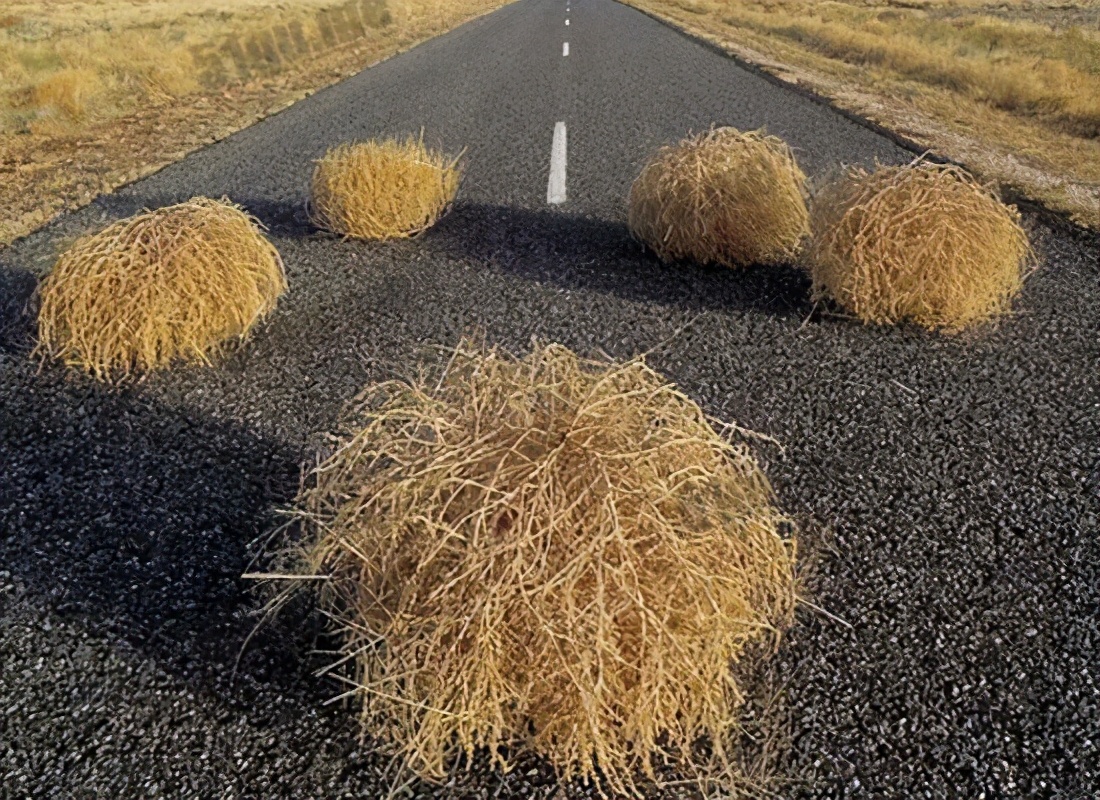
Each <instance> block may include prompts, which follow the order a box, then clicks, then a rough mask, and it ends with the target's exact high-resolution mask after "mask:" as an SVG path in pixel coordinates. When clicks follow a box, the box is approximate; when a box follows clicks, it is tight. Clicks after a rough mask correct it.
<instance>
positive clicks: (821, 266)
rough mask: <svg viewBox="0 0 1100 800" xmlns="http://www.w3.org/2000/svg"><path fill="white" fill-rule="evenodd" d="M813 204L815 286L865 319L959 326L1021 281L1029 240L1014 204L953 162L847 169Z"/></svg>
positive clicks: (979, 316)
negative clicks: (952, 163)
mask: <svg viewBox="0 0 1100 800" xmlns="http://www.w3.org/2000/svg"><path fill="white" fill-rule="evenodd" d="M813 207H814V213H813V223H812V227H813V242H812V245H811V252H810V264H811V270H812V273H813V280H814V294H815V296H816V297H817V298H821V297H829V298H832V299H833V300H835V301H836V302H837V303H839V304H840V305H841V306H843V307H844V308H847V309H848V310H850V311H851V312H852V313H854V314H855V315H856V316H858V317H859V318H860V319H862V320H863V321H864V322H872V323H878V324H891V323H896V322H899V321H901V320H905V319H908V320H912V321H914V322H916V323H918V324H920V325H923V326H925V327H927V328H945V329H948V330H958V329H960V328H963V327H965V326H967V325H970V324H973V323H976V322H981V321H983V320H986V319H989V318H991V317H993V316H996V315H997V314H1000V313H1001V312H1003V311H1005V310H1007V309H1008V307H1009V305H1010V303H1011V300H1012V298H1013V297H1014V296H1015V295H1016V293H1017V292H1019V290H1020V286H1021V284H1022V281H1023V273H1024V268H1025V265H1026V264H1027V262H1028V260H1029V258H1030V254H1031V248H1030V246H1029V244H1028V239H1027V234H1026V233H1024V230H1023V228H1021V227H1020V215H1019V213H1018V212H1017V211H1016V209H1015V207H1013V206H1006V205H1005V204H1004V203H1002V202H1001V201H1000V199H999V198H998V197H997V196H996V194H994V193H993V191H992V190H990V189H989V188H987V187H984V186H982V185H981V184H980V183H978V182H977V181H976V180H975V179H974V178H973V177H972V176H971V175H970V174H969V173H967V172H965V171H964V170H962V169H960V168H958V167H954V166H940V165H937V164H931V163H928V162H924V161H920V160H918V161H915V162H913V163H912V164H909V165H906V166H900V167H880V168H878V169H877V170H875V171H874V172H871V173H868V172H866V171H865V170H863V169H859V168H857V169H853V170H851V171H850V172H849V173H848V174H847V175H846V176H845V177H844V178H842V179H841V180H838V181H835V182H833V183H832V184H830V185H828V186H827V187H826V188H825V189H823V190H822V191H821V192H820V193H819V194H818V195H817V196H816V197H815V199H814V203H813Z"/></svg>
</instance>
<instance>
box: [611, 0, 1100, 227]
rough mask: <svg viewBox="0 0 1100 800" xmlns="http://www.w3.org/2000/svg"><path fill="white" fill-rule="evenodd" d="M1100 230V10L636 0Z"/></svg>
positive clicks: (972, 2) (1089, 6)
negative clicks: (1098, 227)
mask: <svg viewBox="0 0 1100 800" xmlns="http://www.w3.org/2000/svg"><path fill="white" fill-rule="evenodd" d="M629 2H631V4H633V5H637V6H639V7H641V8H644V9H646V10H649V11H651V12H653V13H656V14H658V15H660V16H664V17H667V18H669V19H671V20H672V21H674V22H676V23H677V24H679V25H681V26H683V27H685V28H687V29H688V30H690V31H692V32H694V33H697V34H700V35H703V36H706V37H708V38H710V39H712V40H715V41H717V42H718V43H720V44H722V45H723V46H724V47H726V48H727V49H730V50H733V51H734V52H736V53H738V54H739V55H741V56H742V57H745V58H747V59H749V60H752V61H755V62H757V63H760V64H762V65H764V66H765V67H766V68H767V69H769V70H770V71H773V72H776V73H778V74H779V75H781V76H782V77H785V78H787V79H789V80H791V81H795V82H797V83H798V84H800V85H802V86H806V87H809V88H812V89H814V90H816V91H818V92H820V93H822V94H825V95H828V96H830V97H832V98H834V99H835V100H837V101H838V102H839V103H840V104H841V105H843V106H845V107H847V108H850V109H852V110H854V111H856V112H857V113H860V114H861V115H863V116H866V117H869V118H871V119H874V120H875V121H877V122H880V123H882V124H884V125H886V126H887V127H889V128H892V129H894V130H896V131H899V132H900V133H902V134H904V135H906V136H908V137H910V138H912V139H915V140H916V141H918V142H920V143H921V144H922V145H924V146H926V147H928V148H929V149H934V150H936V151H937V152H939V153H941V154H943V155H946V156H949V157H951V158H952V159H953V160H956V161H961V162H963V163H966V164H967V165H968V166H969V167H970V168H971V169H972V170H973V171H977V172H979V173H980V174H981V175H982V176H983V177H984V178H988V179H995V180H998V181H1000V182H1002V183H1004V184H1011V185H1013V186H1016V187H1017V188H1019V189H1021V190H1022V191H1024V192H1025V193H1027V194H1029V195H1030V196H1032V197H1035V198H1036V199H1040V200H1042V201H1044V202H1046V203H1048V204H1049V205H1051V206H1052V207H1054V208H1057V209H1060V210H1064V211H1067V212H1069V213H1070V214H1072V215H1073V216H1074V217H1075V218H1076V219H1077V220H1078V221H1079V222H1080V223H1082V224H1086V225H1090V226H1093V227H1096V226H1098V225H1100V33H1098V30H1100V29H1098V27H1097V25H1098V24H1100V4H1098V3H1096V2H1094V1H1093V0H1081V1H1079V2H1068V3H1065V2H1041V1H1040V2H1034V1H1033V0H1027V2H1021V1H1020V0H1007V2H1004V3H999V4H996V5H991V4H988V3H985V2H980V1H979V0H950V2H938V1H937V0H896V1H895V0H875V1H874V2H866V3H865V2H856V1H855V0H837V1H835V2H812V1H811V0H733V1H732V2H730V1H729V0H629Z"/></svg>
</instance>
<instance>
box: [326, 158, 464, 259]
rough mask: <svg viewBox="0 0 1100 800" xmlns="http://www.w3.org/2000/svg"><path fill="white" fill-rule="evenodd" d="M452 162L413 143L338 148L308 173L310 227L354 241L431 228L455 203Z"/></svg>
mask: <svg viewBox="0 0 1100 800" xmlns="http://www.w3.org/2000/svg"><path fill="white" fill-rule="evenodd" d="M460 178H461V171H460V170H459V168H458V164H457V159H448V158H447V157H446V156H444V155H443V154H441V153H438V152H435V151H432V150H429V149H428V148H426V147H425V146H424V142H423V141H422V140H418V139H413V138H410V139H407V140H405V141H403V142H401V141H397V140H394V139H388V140H385V141H370V142H361V143H357V144H341V145H337V146H336V147H334V148H332V149H331V150H329V151H328V152H327V153H326V154H325V156H324V158H322V159H321V160H320V161H318V162H317V165H316V167H315V168H314V171H313V186H312V190H311V194H310V216H311V217H312V219H313V222H314V224H316V225H317V226H318V227H321V228H325V229H326V230H329V231H332V232H334V233H338V234H340V235H342V236H351V237H354V238H358V239H373V240H379V239H397V238H406V237H409V236H414V235H416V234H418V233H420V232H422V231H424V230H426V229H427V228H429V227H431V226H432V225H434V224H435V222H436V220H438V219H439V217H440V215H441V214H443V212H444V211H445V210H446V209H447V207H448V206H449V205H450V204H451V202H452V201H453V200H454V198H455V193H456V192H457V191H458V184H459V180H460Z"/></svg>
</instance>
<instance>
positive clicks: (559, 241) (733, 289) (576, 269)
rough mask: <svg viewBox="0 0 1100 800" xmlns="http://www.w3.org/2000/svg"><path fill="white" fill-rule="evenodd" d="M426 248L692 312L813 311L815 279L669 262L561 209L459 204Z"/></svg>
mask: <svg viewBox="0 0 1100 800" xmlns="http://www.w3.org/2000/svg"><path fill="white" fill-rule="evenodd" d="M423 242H424V247H425V249H426V250H429V251H431V250H438V251H442V252H444V253H446V254H447V255H449V256H451V257H465V258H471V259H474V260H478V261H482V262H485V263H488V264H491V265H493V266H495V267H498V268H500V269H503V270H507V271H509V272H512V273H514V274H516V275H518V276H521V277H523V278H525V279H528V280H535V281H540V282H550V283H553V284H555V285H557V286H560V287H562V288H565V289H570V290H586V291H596V292H603V293H607V294H612V295H615V296H617V297H620V298H623V299H626V300H630V301H633V302H647V303H658V304H661V305H675V306H681V307H684V308H687V309H689V310H704V309H737V310H745V311H748V310H752V311H755V312H763V313H767V314H772V315H775V316H783V317H785V316H794V315H801V316H805V314H806V313H808V312H809V310H810V307H811V304H810V302H809V289H810V281H809V278H808V277H807V275H806V274H805V273H804V272H803V271H802V270H799V269H797V268H795V267H793V266H790V265H780V266H753V267H749V268H747V269H742V270H735V269H729V268H726V267H722V266H716V265H706V266H704V265H699V264H694V263H691V262H680V263H675V264H663V263H661V262H660V260H658V259H657V258H656V256H654V255H653V254H652V253H651V252H649V251H647V250H646V249H645V248H643V246H642V245H641V244H640V243H638V242H637V241H635V240H634V239H633V238H632V237H631V235H630V231H629V230H628V229H627V227H626V225H624V224H623V223H621V222H613V221H608V220H602V219H592V218H589V217H583V216H576V215H571V214H567V213H562V212H558V211H550V210H546V211H542V210H539V211H533V210H529V209H520V208H512V207H507V206H495V205H482V204H477V203H458V204H457V205H456V206H455V207H454V209H453V210H452V212H451V213H450V214H448V215H447V216H446V217H444V218H443V219H442V220H441V221H440V222H439V223H438V224H437V225H436V226H435V227H434V228H432V229H431V230H429V231H428V232H427V233H426V234H425V235H424V237H423Z"/></svg>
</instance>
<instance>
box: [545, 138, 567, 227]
mask: <svg viewBox="0 0 1100 800" xmlns="http://www.w3.org/2000/svg"><path fill="white" fill-rule="evenodd" d="M565 153H566V140H565V123H564V122H559V123H557V124H556V125H555V126H554V142H553V144H551V145H550V182H549V183H548V184H547V185H546V202H547V203H549V204H550V205H552V206H556V205H561V204H562V203H564V202H565Z"/></svg>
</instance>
